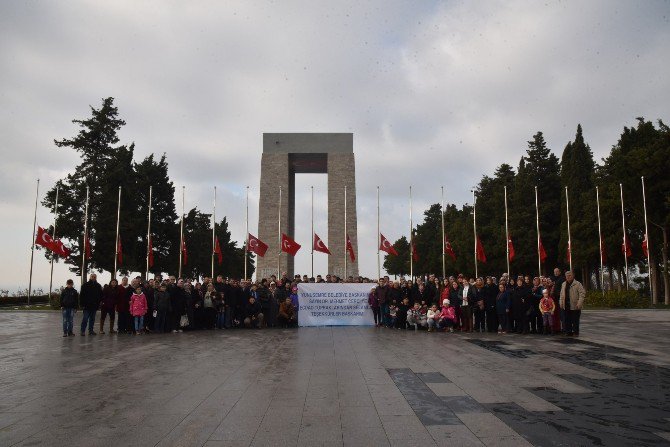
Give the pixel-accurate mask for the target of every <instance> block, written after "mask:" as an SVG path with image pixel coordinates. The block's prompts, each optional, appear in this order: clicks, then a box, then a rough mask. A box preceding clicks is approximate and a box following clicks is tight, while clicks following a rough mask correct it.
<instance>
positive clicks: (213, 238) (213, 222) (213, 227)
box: [212, 186, 216, 281]
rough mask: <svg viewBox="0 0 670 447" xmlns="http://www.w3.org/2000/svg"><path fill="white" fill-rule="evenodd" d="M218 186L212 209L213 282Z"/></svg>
mask: <svg viewBox="0 0 670 447" xmlns="http://www.w3.org/2000/svg"><path fill="white" fill-rule="evenodd" d="M215 245H216V186H215V187H214V206H213V207H212V281H213V280H214V250H216V247H215Z"/></svg>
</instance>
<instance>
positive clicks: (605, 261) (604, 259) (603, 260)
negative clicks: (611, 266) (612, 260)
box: [600, 237, 607, 265]
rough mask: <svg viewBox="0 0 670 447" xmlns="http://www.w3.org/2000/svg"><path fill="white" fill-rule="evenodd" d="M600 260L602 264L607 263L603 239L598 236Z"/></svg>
mask: <svg viewBox="0 0 670 447" xmlns="http://www.w3.org/2000/svg"><path fill="white" fill-rule="evenodd" d="M600 261H601V262H602V263H603V265H604V264H607V247H606V246H605V240H604V239H603V238H602V237H601V238H600Z"/></svg>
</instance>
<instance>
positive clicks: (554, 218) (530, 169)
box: [509, 132, 563, 273]
mask: <svg viewBox="0 0 670 447" xmlns="http://www.w3.org/2000/svg"><path fill="white" fill-rule="evenodd" d="M559 172H560V169H559V162H558V158H557V157H556V156H555V155H554V154H552V153H551V150H550V149H549V148H548V147H547V145H546V143H545V141H544V136H543V135H542V132H538V133H536V134H535V135H533V140H532V141H529V142H528V150H527V151H526V155H525V156H524V157H522V158H521V161H520V162H519V169H518V170H517V175H516V178H515V180H514V191H513V193H512V200H511V203H510V219H509V221H510V228H513V232H514V235H515V236H514V237H515V239H516V240H515V241H514V248H515V251H516V260H515V262H514V265H513V270H514V272H516V273H529V272H536V271H537V265H538V264H537V232H536V228H535V186H537V189H538V197H539V220H540V232H541V235H542V243H543V245H544V248H545V251H546V252H547V261H546V262H545V265H544V266H543V272H544V273H546V272H548V271H550V270H551V269H552V268H553V267H554V266H556V265H557V264H559V262H560V260H559V259H558V250H557V248H558V243H559V233H560V220H561V211H560V203H561V199H560V192H561V186H560V185H561V182H560V175H559ZM560 264H561V265H563V263H562V262H560Z"/></svg>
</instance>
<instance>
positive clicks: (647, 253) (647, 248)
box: [642, 233, 649, 258]
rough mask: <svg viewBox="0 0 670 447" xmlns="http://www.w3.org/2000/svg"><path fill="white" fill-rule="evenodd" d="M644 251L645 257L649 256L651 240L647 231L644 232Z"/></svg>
mask: <svg viewBox="0 0 670 447" xmlns="http://www.w3.org/2000/svg"><path fill="white" fill-rule="evenodd" d="M642 253H643V254H644V257H645V258H647V257H649V242H647V233H645V234H644V239H642Z"/></svg>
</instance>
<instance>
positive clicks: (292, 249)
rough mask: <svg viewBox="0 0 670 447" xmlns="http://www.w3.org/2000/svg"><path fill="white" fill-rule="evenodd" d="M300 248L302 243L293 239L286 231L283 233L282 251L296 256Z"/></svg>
mask: <svg viewBox="0 0 670 447" xmlns="http://www.w3.org/2000/svg"><path fill="white" fill-rule="evenodd" d="M298 250H300V244H299V243H297V242H296V241H294V240H293V239H291V238H290V237H288V236H287V235H286V233H282V234H281V251H285V252H286V253H288V254H290V255H291V256H295V254H296V253H298Z"/></svg>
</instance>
